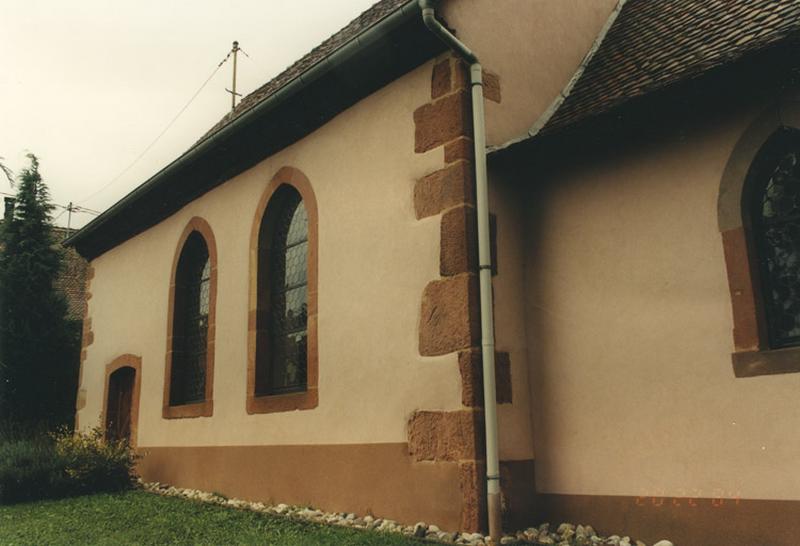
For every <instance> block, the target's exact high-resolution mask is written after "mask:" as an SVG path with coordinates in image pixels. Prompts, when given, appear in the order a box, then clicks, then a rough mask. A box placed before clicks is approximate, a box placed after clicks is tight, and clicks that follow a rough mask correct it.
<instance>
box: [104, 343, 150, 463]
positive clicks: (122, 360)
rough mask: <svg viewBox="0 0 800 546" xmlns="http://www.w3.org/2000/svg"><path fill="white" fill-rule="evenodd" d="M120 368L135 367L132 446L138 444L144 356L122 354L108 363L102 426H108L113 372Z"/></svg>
mask: <svg viewBox="0 0 800 546" xmlns="http://www.w3.org/2000/svg"><path fill="white" fill-rule="evenodd" d="M120 368H133V371H134V376H133V392H132V393H131V440H130V445H131V447H136V445H137V432H138V429H139V390H140V385H141V382H142V357H140V356H136V355H133V354H124V355H120V356H118V357H117V358H115V359H114V360H112V361H111V362H109V363H108V364H106V373H105V378H104V381H103V383H104V386H103V413H101V414H100V426H102V427H104V428H105V426H106V416H107V415H108V391H109V387H110V381H111V374H113V373H114V372H115V371H117V370H119V369H120Z"/></svg>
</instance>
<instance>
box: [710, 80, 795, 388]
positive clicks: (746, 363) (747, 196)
mask: <svg viewBox="0 0 800 546" xmlns="http://www.w3.org/2000/svg"><path fill="white" fill-rule="evenodd" d="M785 131H800V102H798V101H797V98H794V97H791V96H787V97H783V98H781V99H779V100H777V101H776V102H775V103H774V104H772V105H770V106H769V107H767V108H766V109H765V110H764V111H762V112H761V113H760V115H758V116H756V118H755V120H754V121H753V122H752V123H751V124H750V125H749V126H748V127H747V129H746V130H745V131H744V133H743V134H742V136H741V137H740V138H739V140H738V142H737V143H736V145H735V147H734V149H733V152H732V153H731V155H730V157H729V159H728V162H727V164H726V166H725V169H724V172H723V176H722V180H721V183H720V191H719V196H718V201H717V215H718V225H719V230H720V233H721V235H722V244H723V251H724V255H725V265H726V269H727V276H728V285H729V290H730V297H731V308H732V315H733V342H734V352H733V353H732V354H731V361H732V364H733V371H734V375H735V376H736V377H739V378H744V377H756V376H763V375H775V374H786V373H797V372H800V346H790V347H781V348H774V347H772V346H770V341H769V335H768V329H767V322H766V321H767V319H766V314H765V307H764V301H763V299H762V279H761V271H760V264H759V263H758V258H757V256H758V249H757V248H756V245H755V241H754V237H753V232H752V227H753V226H752V225H751V223H750V218H749V213H748V211H749V210H750V209H751V208H752V202H751V200H752V198H753V193H752V192H753V188H754V187H755V185H757V184H758V183H759V181H758V180H757V179H756V178H757V176H758V173H757V172H755V171H754V166H756V167H757V164H758V162H759V159H760V157H761V155H763V153H764V152H765V150H767V153H768V150H769V147H770V146H772V145H774V141H775V139H780V138H781V136H780V135H781V133H782V132H785Z"/></svg>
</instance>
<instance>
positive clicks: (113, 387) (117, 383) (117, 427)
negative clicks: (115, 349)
mask: <svg viewBox="0 0 800 546" xmlns="http://www.w3.org/2000/svg"><path fill="white" fill-rule="evenodd" d="M135 384H136V370H135V369H133V368H131V367H130V366H123V367H121V368H119V369H117V370H116V371H114V372H113V373H112V374H111V375H109V376H108V399H107V401H106V422H105V427H106V437H107V438H108V439H109V440H127V441H128V442H131V429H132V426H131V424H132V421H133V415H132V410H133V394H134V393H133V390H134V386H135Z"/></svg>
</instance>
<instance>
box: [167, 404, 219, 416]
mask: <svg viewBox="0 0 800 546" xmlns="http://www.w3.org/2000/svg"><path fill="white" fill-rule="evenodd" d="M213 413H214V401H213V400H205V401H204V402H196V403H194V404H183V405H181V406H164V409H163V412H162V417H163V418H164V419H189V418H192V417H211V415H212V414H213Z"/></svg>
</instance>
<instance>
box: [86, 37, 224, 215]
mask: <svg viewBox="0 0 800 546" xmlns="http://www.w3.org/2000/svg"><path fill="white" fill-rule="evenodd" d="M231 53H232V51H229V52H228V54H227V55H226V56H225V58H224V59H222V60H221V61H220V62H219V64H218V65H217V66H216V68H214V71H213V72H211V75H210V76H209V77H208V78H206V81H204V82H203V85H201V86H200V88H199V89H198V90H197V91H195V93H194V95H192V98H190V99H189V101H188V102H187V103H186V104H184V105H183V108H181V109H180V111H178V113H177V114H175V117H173V118H172V120H171V121H170V122H169V123H168V124H167V126H166V127H164V129H163V130H162V131H161V132H160V133H159V134H158V136H157V137H156V138H155V139H154V140H153V141H152V142H151V143H150V144H148V145H147V147H146V148H145V149H144V150H143V151H142V153H140V154H139V155H138V156H136V159H134V160H133V161H132V162H131V163H130V165H128V166H127V167H125V168H124V169H123V170H122V171H121V172H120V173H119V174H118V175H117V176H115V177H114V178H112V179H111V180H110V181H109V182H108V183H107V184H105V185H104V186H103V187H101V188H100V189H98V190H97V191H95V192H94V193H92V194H90V195H89V196H87V197H84V198H83V199H81V200H79V201H76V202H77V203H84V202H86V201H88V200H89V199H91V198H92V197H94V196H96V195H98V194H99V193H101V192H103V191H105V190H106V189H108V188H109V187H110V186H111V185H112V184H113V183H114V182H116V181H117V180H119V179H120V178H121V177H122V176H123V175H124V174H125V173H127V172H128V171H129V170H131V168H133V166H134V165H136V164H137V163H138V162H139V160H140V159H142V157H144V155H145V154H146V153H147V152H149V151H150V149H151V148H152V147H153V146H155V144H156V143H157V142H158V141H159V140H160V139H161V137H162V136H164V134H165V133H166V132H167V131H168V130H169V128H170V127H172V125H173V124H174V123H175V122H176V121H177V120H178V118H179V117H180V116H181V114H183V113H184V112H185V111H186V109H187V108H188V107H189V105H190V104H192V102H194V99H196V98H197V95H199V94H200V92H201V91H202V90H203V89H204V88H205V87H206V85H208V82H210V81H211V78H213V77H214V76H215V75H216V73H217V71H218V70H219V69H220V67H221V66H222V65H223V64H225V61H227V60H228V58H229V57H230V56H231Z"/></svg>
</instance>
